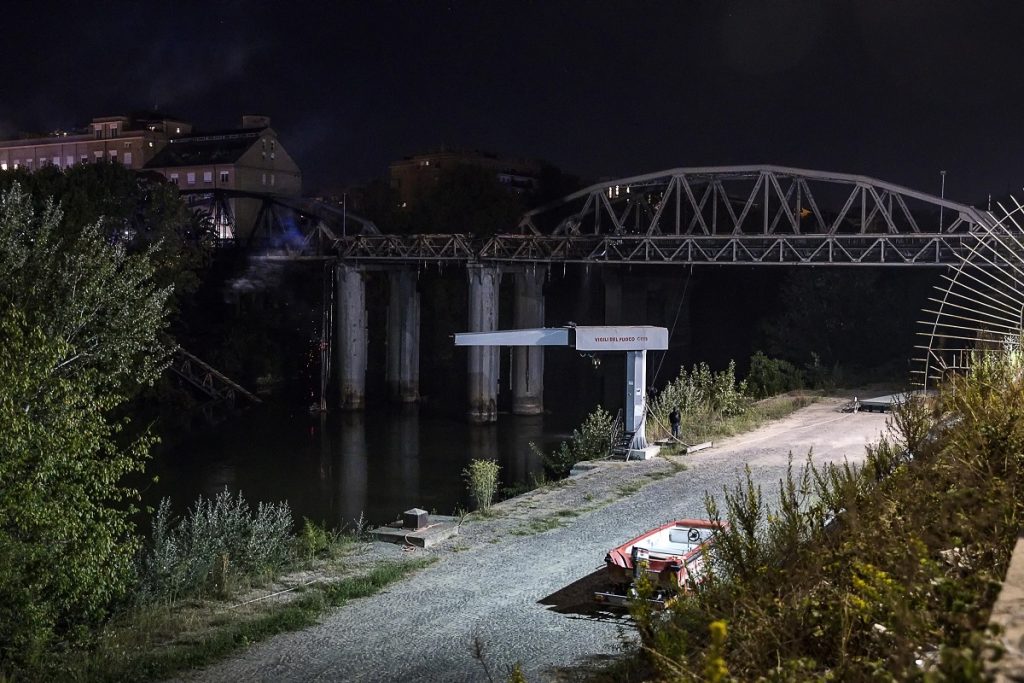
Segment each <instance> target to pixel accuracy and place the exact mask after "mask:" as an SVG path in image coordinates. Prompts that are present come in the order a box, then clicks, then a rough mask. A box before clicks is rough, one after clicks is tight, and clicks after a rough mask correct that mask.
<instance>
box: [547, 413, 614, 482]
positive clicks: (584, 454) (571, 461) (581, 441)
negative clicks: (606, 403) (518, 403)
mask: <svg viewBox="0 0 1024 683" xmlns="http://www.w3.org/2000/svg"><path fill="white" fill-rule="evenodd" d="M612 421H613V420H612V416H611V414H610V413H609V412H608V411H607V410H605V409H604V408H602V407H601V406H598V407H597V408H595V409H594V411H593V412H592V413H590V415H587V417H586V419H585V420H583V424H581V425H580V426H579V427H578V428H577V429H574V430H573V432H572V438H570V439H569V440H568V441H563V442H562V443H561V444H559V446H558V448H557V449H556V450H555V451H553V452H551V453H542V454H541V455H542V459H543V462H544V470H545V472H546V473H547V474H548V475H550V476H552V477H554V478H556V479H561V478H562V477H567V476H569V471H570V470H571V469H572V466H573V465H575V464H576V463H578V462H583V461H584V460H599V459H601V458H607V457H608V456H609V455H610V454H611V446H612V443H611V436H612V433H611V430H612ZM531 446H532V444H531ZM534 448H536V446H534Z"/></svg>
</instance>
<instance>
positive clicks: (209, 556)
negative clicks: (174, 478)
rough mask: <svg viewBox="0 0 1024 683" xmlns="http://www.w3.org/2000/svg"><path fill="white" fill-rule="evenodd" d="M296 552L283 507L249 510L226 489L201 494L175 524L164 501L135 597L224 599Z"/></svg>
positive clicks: (264, 505) (263, 505)
mask: <svg viewBox="0 0 1024 683" xmlns="http://www.w3.org/2000/svg"><path fill="white" fill-rule="evenodd" d="M295 548H296V537H295V535H294V534H293V533H292V513H291V509H290V508H289V507H288V504H287V503H278V504H267V503H260V504H259V507H257V509H256V510H255V512H253V511H252V510H250V508H249V504H248V503H247V502H246V501H245V498H244V497H243V496H242V494H241V493H239V494H238V495H237V496H233V495H232V494H231V493H230V492H228V491H227V490H226V489H225V490H224V491H221V492H220V493H218V494H217V495H216V496H215V497H214V498H212V499H207V498H203V497H201V496H200V498H199V500H198V501H197V502H196V504H195V506H194V507H192V508H191V509H190V510H189V511H188V513H186V514H185V516H184V517H182V518H181V520H178V521H177V522H176V521H175V520H174V518H173V515H172V513H171V502H170V500H169V499H167V498H165V499H163V500H162V501H161V502H160V507H159V508H158V509H157V511H156V516H155V517H154V518H153V536H152V539H151V542H150V546H149V549H148V552H147V553H146V555H145V557H144V559H143V563H142V572H141V585H140V598H141V599H143V600H155V599H162V600H172V601H173V600H178V599H181V598H185V597H191V596H198V595H204V594H206V595H209V594H213V595H225V594H228V593H230V592H231V591H232V590H233V589H235V588H236V587H237V586H238V585H240V584H241V583H243V582H247V581H252V580H255V579H259V578H263V577H266V576H268V575H270V574H272V573H273V572H275V571H277V570H280V569H281V568H282V567H284V566H285V564H286V563H287V562H288V561H289V559H291V557H292V555H293V551H294V550H295Z"/></svg>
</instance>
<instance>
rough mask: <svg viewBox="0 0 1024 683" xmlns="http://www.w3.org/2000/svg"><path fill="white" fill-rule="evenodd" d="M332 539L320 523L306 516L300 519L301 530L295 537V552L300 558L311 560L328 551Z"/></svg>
mask: <svg viewBox="0 0 1024 683" xmlns="http://www.w3.org/2000/svg"><path fill="white" fill-rule="evenodd" d="M332 540H333V539H332V538H331V535H330V534H329V533H328V532H327V530H326V529H325V528H324V527H323V526H322V525H320V524H317V523H316V522H314V521H312V520H310V519H309V518H308V517H307V518H305V519H304V520H303V521H302V531H300V532H299V535H298V537H296V539H295V552H296V554H297V555H298V556H299V557H300V558H302V559H304V560H311V559H313V558H314V557H317V556H319V555H322V554H324V553H327V552H329V551H330V549H331V545H332Z"/></svg>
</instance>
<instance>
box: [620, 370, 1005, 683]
mask: <svg viewBox="0 0 1024 683" xmlns="http://www.w3.org/2000/svg"><path fill="white" fill-rule="evenodd" d="M1022 453H1024V377H1022V373H1021V363H1020V359H1019V358H1017V357H1016V356H1014V355H1010V356H1008V357H1007V356H1002V355H1001V356H978V357H977V359H976V362H975V364H974V369H973V371H972V373H971V375H970V376H968V377H957V378H953V379H952V380H951V383H950V384H949V385H948V386H947V387H945V388H944V389H943V390H942V392H941V394H940V395H939V397H938V398H937V399H936V400H935V402H934V404H932V405H930V406H926V405H925V404H924V403H923V402H920V401H914V402H911V403H910V404H908V405H907V407H906V408H905V409H903V410H901V411H899V412H898V413H897V414H896V415H895V416H894V418H893V424H892V429H891V433H890V435H889V436H888V437H887V438H885V439H883V440H882V441H881V442H880V443H879V444H878V445H876V446H873V447H871V448H869V449H868V456H867V460H866V462H865V464H864V465H863V466H862V467H859V468H858V467H853V466H850V465H828V466H824V467H815V466H814V465H813V461H812V460H811V458H810V457H808V463H807V466H806V467H805V468H804V469H803V470H802V471H801V472H800V473H796V474H794V472H793V471H792V469H791V470H790V473H789V475H788V476H787V478H786V479H785V480H784V481H782V482H781V485H780V490H779V495H778V499H777V502H776V503H774V504H769V503H768V501H767V499H766V497H765V496H764V495H763V493H762V491H761V490H760V488H759V487H757V486H754V485H753V484H752V483H751V482H750V479H749V476H748V479H747V481H746V482H743V483H741V484H739V485H737V486H736V487H735V488H734V489H732V490H731V491H727V492H726V495H725V498H724V508H723V509H721V510H720V509H719V506H718V505H717V504H716V503H715V502H714V501H713V500H712V499H710V498H709V499H708V513H709V515H711V516H712V517H713V518H724V519H725V520H727V521H728V522H729V524H730V529H729V530H728V531H727V532H724V533H722V534H721V535H720V538H719V540H718V542H717V543H716V544H715V546H714V549H713V551H712V560H713V566H714V567H715V569H714V571H713V573H712V574H711V575H710V576H709V578H708V580H707V581H705V582H704V583H703V584H701V585H700V586H699V587H698V588H697V590H695V591H694V592H693V593H691V594H689V595H686V596H684V597H682V598H681V599H679V600H678V601H676V602H675V604H674V606H673V607H672V609H671V610H670V611H669V612H668V613H667V614H664V615H661V616H658V615H654V614H652V613H650V612H649V611H648V610H646V609H645V608H639V609H638V611H637V616H638V619H639V624H640V626H641V634H642V638H643V645H644V649H645V652H647V653H648V662H649V664H650V665H651V666H652V667H653V668H654V670H655V671H657V672H658V674H659V675H660V676H661V677H663V678H664V679H667V680H697V679H700V678H701V677H702V676H704V675H706V673H707V672H708V671H709V670H714V671H718V672H719V674H720V676H719V678H718V680H724V679H725V678H729V679H734V680H764V679H766V678H767V679H770V680H807V679H818V678H820V679H828V680H867V679H871V680H879V679H881V680H905V679H908V678H920V677H924V676H927V677H929V678H931V679H935V680H940V679H945V680H948V679H952V680H964V679H979V678H981V677H982V673H981V672H982V668H981V667H982V658H983V652H984V647H985V644H986V626H987V622H988V614H989V610H990V607H991V604H992V602H993V601H994V599H995V597H996V594H997V592H998V588H999V581H1000V580H1001V578H1002V576H1003V574H1004V572H1005V568H1006V565H1007V562H1008V558H1009V554H1010V552H1011V550H1012V547H1013V543H1014V540H1015V538H1016V535H1017V532H1018V530H1019V528H1020V521H1021V518H1022V513H1024V502H1022V501H1024V498H1022V495H1021V494H1022V493H1024V459H1022ZM716 634H717V635H716ZM716 638H717V642H716Z"/></svg>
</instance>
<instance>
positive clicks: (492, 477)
mask: <svg viewBox="0 0 1024 683" xmlns="http://www.w3.org/2000/svg"><path fill="white" fill-rule="evenodd" d="M500 469H501V466H500V465H498V463H496V462H495V461H493V460H473V461H472V462H470V463H469V467H467V468H466V469H464V470H463V471H462V476H463V477H465V479H466V485H467V486H468V487H469V493H470V495H472V496H473V500H475V501H476V504H477V508H478V509H479V510H481V511H487V510H488V509H489V508H490V507H491V502H492V501H493V500H494V493H495V491H497V490H498V471H499V470H500Z"/></svg>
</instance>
